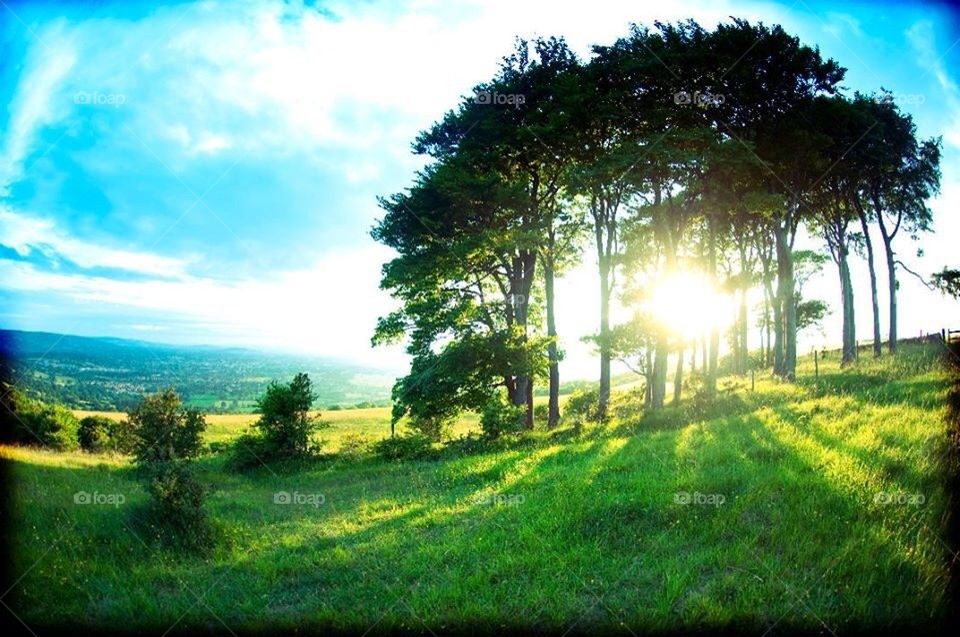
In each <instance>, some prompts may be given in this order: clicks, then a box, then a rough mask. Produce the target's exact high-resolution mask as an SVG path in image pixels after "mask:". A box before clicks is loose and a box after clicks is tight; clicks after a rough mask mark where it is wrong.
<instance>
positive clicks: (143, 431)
mask: <svg viewBox="0 0 960 637" xmlns="http://www.w3.org/2000/svg"><path fill="white" fill-rule="evenodd" d="M130 422H131V423H132V426H133V429H134V431H135V432H136V439H135V441H134V445H133V447H134V449H133V451H134V455H135V456H136V461H137V464H138V465H147V464H152V463H156V462H169V461H172V460H179V459H186V458H194V457H196V456H198V455H200V452H201V451H202V450H203V441H202V440H201V438H200V434H202V433H203V430H204V429H206V427H207V423H206V421H205V420H204V418H203V414H201V413H200V412H199V411H198V410H196V409H193V408H186V409H185V408H183V407H182V406H181V404H180V397H179V396H178V395H177V392H175V391H174V390H173V389H166V390H164V391H162V392H158V393H156V394H152V395H150V396H145V397H144V398H143V400H141V401H140V404H139V405H137V407H136V408H135V409H134V410H133V411H131V412H130Z"/></svg>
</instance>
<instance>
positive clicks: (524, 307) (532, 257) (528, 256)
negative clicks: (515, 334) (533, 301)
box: [510, 250, 537, 429]
mask: <svg viewBox="0 0 960 637" xmlns="http://www.w3.org/2000/svg"><path fill="white" fill-rule="evenodd" d="M536 266H537V255H536V253H535V252H532V251H529V250H521V251H520V252H519V254H517V255H516V256H514V257H513V276H512V277H511V281H510V296H511V299H512V302H513V316H514V323H515V325H518V326H519V327H520V328H521V329H522V330H523V338H524V339H526V334H527V319H528V315H529V307H530V306H529V304H530V290H531V288H532V287H533V275H534V271H535V270H536ZM532 396H533V379H532V378H530V377H529V376H525V375H524V376H517V378H516V383H515V388H514V391H513V392H511V395H510V401H511V402H512V403H513V404H514V405H518V406H524V407H525V412H526V413H525V414H524V419H523V421H524V426H525V427H526V428H527V429H533V401H532Z"/></svg>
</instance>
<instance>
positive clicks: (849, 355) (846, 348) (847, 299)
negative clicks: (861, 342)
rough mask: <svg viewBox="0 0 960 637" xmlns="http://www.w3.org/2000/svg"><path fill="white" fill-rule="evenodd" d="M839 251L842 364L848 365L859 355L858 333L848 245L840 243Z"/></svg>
mask: <svg viewBox="0 0 960 637" xmlns="http://www.w3.org/2000/svg"><path fill="white" fill-rule="evenodd" d="M838 253H839V254H838V263H837V266H838V269H839V271H840V295H841V303H842V308H843V353H842V355H841V359H840V364H841V365H846V364H848V363H851V362H853V361H854V359H856V357H857V351H856V350H857V334H856V325H855V323H854V316H853V283H852V282H851V280H850V268H849V265H848V263H847V250H846V246H844V245H840V246H839V250H838Z"/></svg>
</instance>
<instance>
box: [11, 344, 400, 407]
mask: <svg viewBox="0 0 960 637" xmlns="http://www.w3.org/2000/svg"><path fill="white" fill-rule="evenodd" d="M0 356H2V357H3V358H4V359H6V360H7V361H8V363H9V365H10V368H11V370H10V371H11V378H12V379H13V380H14V381H15V382H16V383H17V384H18V385H19V386H20V387H21V388H23V389H24V390H26V391H27V392H28V393H30V394H33V395H36V396H38V397H43V398H44V399H46V400H55V401H58V402H62V403H64V404H65V405H67V406H68V407H71V408H74V409H90V410H125V409H127V408H129V407H131V406H132V405H134V404H135V403H136V402H137V401H138V400H139V399H140V397H141V396H142V395H143V394H144V393H147V392H153V391H156V390H157V389H159V388H162V387H168V386H172V387H175V388H176V389H177V391H178V392H179V393H180V395H181V396H182V397H183V399H184V401H185V402H186V403H187V404H189V405H192V406H195V407H198V408H201V409H203V410H205V411H208V412H215V413H216V412H249V411H252V410H253V408H254V402H255V400H256V398H257V397H258V396H260V395H261V394H262V393H263V391H264V388H265V387H266V386H267V384H268V383H269V382H270V381H271V380H274V379H276V380H289V379H290V378H291V377H292V376H293V375H294V374H296V373H297V372H306V373H308V374H309V375H310V377H311V379H313V381H314V387H315V389H316V392H317V401H316V404H317V406H318V407H321V408H328V409H329V408H330V407H352V406H357V405H359V406H381V405H388V404H389V402H390V388H391V386H392V385H393V381H394V376H395V374H394V373H391V372H389V371H385V370H380V369H374V368H370V367H366V366H363V365H357V364H352V363H349V362H344V361H340V360H336V359H330V358H322V357H309V356H297V355H291V354H281V353H272V352H261V351H257V350H251V349H244V348H232V347H231V348H228V347H212V346H183V345H167V344H158V343H151V342H145V341H135V340H127V339H119V338H108V337H85V336H71V335H66V334H53V333H48V332H23V331H17V330H0Z"/></svg>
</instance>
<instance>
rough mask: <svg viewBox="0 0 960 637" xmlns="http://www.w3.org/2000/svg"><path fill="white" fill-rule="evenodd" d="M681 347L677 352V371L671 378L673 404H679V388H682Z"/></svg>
mask: <svg viewBox="0 0 960 637" xmlns="http://www.w3.org/2000/svg"><path fill="white" fill-rule="evenodd" d="M683 353H684V350H683V345H681V346H680V349H679V350H678V351H677V371H676V373H675V374H674V376H673V404H674V405H679V404H680V393H681V387H682V386H683Z"/></svg>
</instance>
